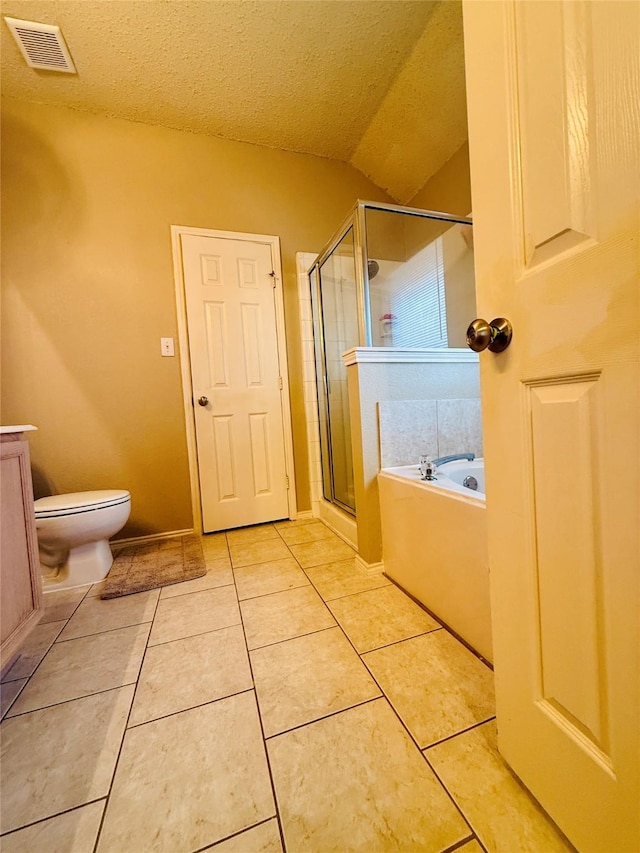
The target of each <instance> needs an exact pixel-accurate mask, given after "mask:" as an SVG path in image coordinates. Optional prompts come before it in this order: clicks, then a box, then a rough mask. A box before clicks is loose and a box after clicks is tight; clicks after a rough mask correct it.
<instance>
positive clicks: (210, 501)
mask: <svg viewBox="0 0 640 853" xmlns="http://www.w3.org/2000/svg"><path fill="white" fill-rule="evenodd" d="M181 245H182V264H183V276H184V288H185V301H186V314H187V325H188V336H189V354H190V361H191V381H192V390H193V397H194V417H195V431H196V444H197V459H198V473H199V481H200V497H201V505H202V522H203V530H204V532H211V531H215V530H224V529H228V528H233V527H241V526H244V525H248V524H257V523H260V522H265V521H273V520H274V519H278V518H287V517H288V516H289V506H288V487H289V482H288V477H287V466H286V453H285V424H284V422H283V407H282V394H283V382H282V372H281V369H280V363H279V356H278V340H277V325H276V309H275V303H274V284H275V282H274V276H275V272H274V262H273V258H272V253H271V246H270V245H269V244H268V243H263V242H259V241H256V242H252V241H250V240H239V239H238V240H236V239H231V238H219V237H207V236H198V235H193V234H182V236H181Z"/></svg>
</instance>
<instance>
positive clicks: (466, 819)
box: [422, 750, 487, 851]
mask: <svg viewBox="0 0 640 853" xmlns="http://www.w3.org/2000/svg"><path fill="white" fill-rule="evenodd" d="M422 757H423V758H424V760H425V761H426V762H427V765H428V766H429V768H430V770H431V772H432V773H433V775H434V776H435V777H436V779H437V780H438V782H440V784H441V785H442V787H443V789H444V790H445V791H446V793H447V796H448V797H449V799H450V800H451V802H452V803H453V804H454V805H455V807H456V808H457V809H458V811H459V812H460V814H461V815H462V817H463V819H464V821H465V822H466V823H467V825H468V826H469V828H470V829H471V832H472V833H473V835H474V837H475V839H476V841H477V842H478V843H479V844H480V846H481V847H482V849H483V850H485V851H486V849H487V848H486V847H485V845H484V844H482V842H481V841H480V836H479V835H478V831H477V830H476V828H475V826H474V824H473V823H472V822H471V820H470V819H469V818H468V817H467V815H466V814H465V813H464V812H463V811H462V808H461V807H460V806H459V805H458V803H457V802H456V800H455V797H454V796H453V794H452V793H451V791H450V790H449V789H448V788H447V786H446V785H445V783H444V782H443V781H442V779H441V778H440V775H439V773H438V772H437V771H436V769H435V767H434V766H433V764H432V763H431V762H430V761H429V759H428V757H427V754H426V750H425V751H424V752H423V753H422Z"/></svg>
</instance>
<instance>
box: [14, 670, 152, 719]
mask: <svg viewBox="0 0 640 853" xmlns="http://www.w3.org/2000/svg"><path fill="white" fill-rule="evenodd" d="M136 683H137V681H135V680H134V681H127V682H126V684H117V685H116V686H115V687H105V688H104V690H94V691H93V693H83V694H82V696H73V697H72V698H71V699H62V700H61V701H60V702H52V703H51V704H50V705H42V707H40V708H31V709H30V710H29V711H22V712H21V713H19V714H13V716H11V717H5V718H4V720H3V722H8V721H9V720H18V719H19V718H20V717H27V716H28V715H29V714H37V713H38V711H48V710H49V708H59V707H60V706H61V705H68V704H69V703H70V702H78V701H79V700H81V699H89V698H90V697H91V696H101V695H102V694H103V693H112V692H113V691H114V690H122V688H123V687H131V685H132V684H136ZM26 686H27V685H26V684H25V685H24V687H26ZM24 687H23V688H22V690H24ZM22 690H21V691H20V692H22Z"/></svg>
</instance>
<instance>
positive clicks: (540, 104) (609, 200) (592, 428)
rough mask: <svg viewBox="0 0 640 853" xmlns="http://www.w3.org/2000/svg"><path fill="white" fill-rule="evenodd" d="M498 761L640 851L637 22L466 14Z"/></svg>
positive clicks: (604, 838) (586, 837)
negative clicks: (496, 345)
mask: <svg viewBox="0 0 640 853" xmlns="http://www.w3.org/2000/svg"><path fill="white" fill-rule="evenodd" d="M463 10H464V28H465V56H466V79H467V95H468V109H469V143H470V153H471V178H472V195H473V216H474V222H475V225H474V229H475V262H476V279H477V297H478V298H477V302H478V312H479V316H481V317H484V318H485V319H486V320H491V319H492V318H494V317H500V316H504V317H507V318H508V319H509V320H511V322H512V323H513V329H514V332H513V342H512V343H511V346H510V347H509V348H508V349H507V350H506V351H505V352H503V353H502V354H498V355H494V354H491V353H490V352H485V353H483V354H482V355H481V356H480V362H481V380H482V404H483V417H484V445H485V457H486V465H487V516H488V524H489V550H490V571H491V604H492V613H493V638H494V654H495V676H496V694H497V721H498V734H499V748H500V750H501V752H502V754H503V755H504V757H505V758H506V760H507V761H508V762H509V764H510V765H511V766H512V767H513V769H514V770H515V772H516V773H517V774H518V775H519V776H520V777H521V778H522V780H523V781H524V782H525V784H526V785H527V786H528V787H529V788H530V789H531V791H532V792H533V793H534V795H535V796H536V797H537V798H538V799H539V801H540V802H541V803H542V805H543V806H544V807H545V809H546V810H547V811H548V812H549V813H550V814H551V816H552V817H553V818H554V819H555V820H556V822H557V823H558V824H559V826H560V827H561V828H562V829H563V830H564V831H565V832H566V834H567V835H568V837H569V838H570V839H571V840H572V841H573V843H574V844H575V845H576V846H577V847H578V849H579V850H580V851H584V853H587V851H593V852H594V853H596V852H597V853H625V852H626V853H637V851H638V850H640V830H639V823H640V790H639V785H638V779H639V777H640V751H639V742H638V735H639V730H640V701H639V692H638V680H639V671H640V655H639V649H640V646H639V622H640V607H639V598H638V596H639V577H640V567H639V561H638V526H639V514H638V494H639V490H638V481H639V466H638V458H639V440H640V421H639V405H638V392H639V389H640V369H639V359H638V351H639V340H640V335H639V328H640V327H639V323H640V317H639V312H638V303H639V299H640V275H639V258H640V249H639V239H638V237H639V234H638V223H639V213H640V211H639V192H640V174H639V153H638V152H639V146H640V118H639V115H640V91H639V82H638V81H639V76H640V75H639V57H640V50H639V45H640V39H639V20H640V13H639V7H638V4H637V3H635V2H628V3H627V2H615V0H612V2H583V0H571V2H556V0H548V2H538V1H537V0H532V1H531V2H524V0H516V2H512V0H489V2H484V1H483V0H467V1H466V2H465V3H464V6H463Z"/></svg>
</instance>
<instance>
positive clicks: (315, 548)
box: [291, 536, 355, 569]
mask: <svg viewBox="0 0 640 853" xmlns="http://www.w3.org/2000/svg"><path fill="white" fill-rule="evenodd" d="M291 553H292V554H293V556H294V557H295V558H296V560H297V561H298V562H299V563H300V565H301V566H302V568H303V569H307V568H309V567H310V566H320V565H322V564H323V563H335V562H337V561H338V560H349V559H351V558H353V557H354V556H355V551H354V550H353V548H351V547H350V546H349V545H347V543H346V542H343V541H342V539H340V537H338V536H334V538H333V539H320V540H318V541H316V542H303V543H302V544H300V545H292V546H291Z"/></svg>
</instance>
